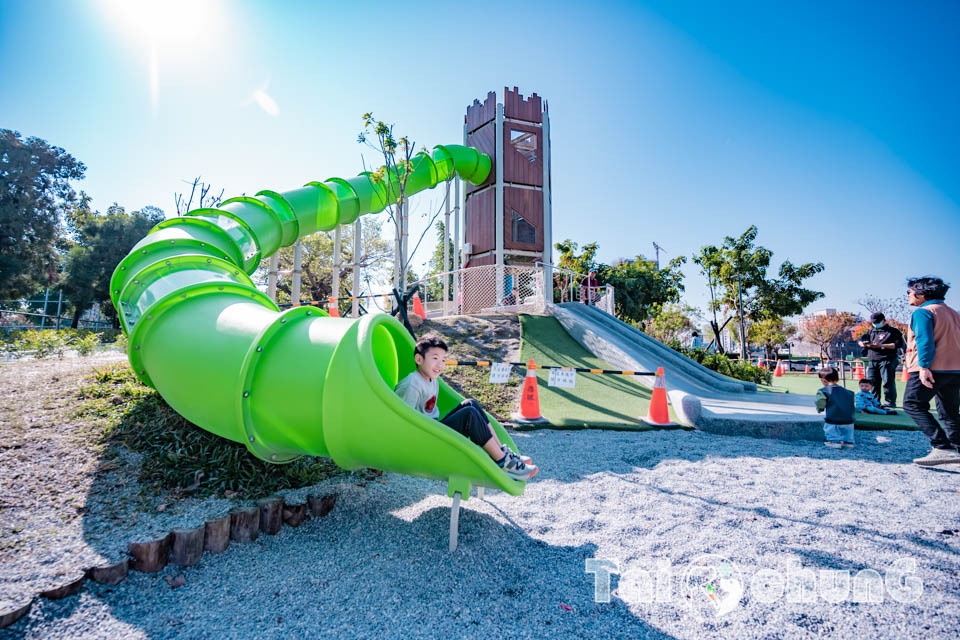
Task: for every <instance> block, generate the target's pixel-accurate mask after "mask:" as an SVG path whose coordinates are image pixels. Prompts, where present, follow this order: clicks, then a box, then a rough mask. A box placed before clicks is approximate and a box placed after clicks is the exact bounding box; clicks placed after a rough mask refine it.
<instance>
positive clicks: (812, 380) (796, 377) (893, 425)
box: [758, 373, 936, 431]
mask: <svg viewBox="0 0 960 640" xmlns="http://www.w3.org/2000/svg"><path fill="white" fill-rule="evenodd" d="M822 386H823V383H822V382H820V378H819V377H817V375H816V374H813V373H809V374H808V373H787V374H784V375H783V377H780V378H774V379H773V386H772V387H758V388H759V389H761V390H763V391H771V392H773V393H804V394H809V395H814V394H816V393H817V389H819V388H820V387H822ZM906 386H907V385H906V383H904V382H901V381H900V379H899V377H898V378H897V402H901V401H902V400H903V394H904V391H905V390H906ZM846 388H847V389H850V390H851V391H853V392H854V393H856V392H857V391H859V390H860V389H859V387H858V385H857V381H856V380H850V379H847V384H846ZM811 402H813V401H812V400H811ZM897 412H898V413H897V415H895V416H877V415H873V414H870V413H857V414H856V416H855V417H854V420H855V422H854V424H855V428H857V429H860V430H863V431H919V428H918V427H917V425H916V423H915V422H914V421H913V419H911V418H910V416H908V415H907V414H905V413H904V412H903V409H897ZM934 416H936V414H935V413H934Z"/></svg>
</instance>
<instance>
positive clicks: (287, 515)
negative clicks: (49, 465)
mask: <svg viewBox="0 0 960 640" xmlns="http://www.w3.org/2000/svg"><path fill="white" fill-rule="evenodd" d="M336 501H337V495H336V494H333V493H330V494H322V495H308V496H307V500H306V502H304V503H302V504H291V505H288V504H284V500H283V498H282V497H281V496H269V497H267V498H261V499H260V500H256V501H255V504H254V505H253V506H248V507H237V508H235V509H232V510H231V511H230V513H227V514H220V515H218V516H216V517H213V518H210V519H209V520H207V521H206V522H205V523H204V524H203V525H202V526H199V527H196V528H195V529H181V528H176V529H173V530H171V531H170V532H169V533H167V535H165V536H163V537H160V538H157V539H156V540H146V541H144V540H137V541H131V542H129V543H128V544H127V550H128V554H129V555H128V557H125V558H122V559H121V560H119V561H118V562H115V563H112V564H103V565H98V566H96V567H90V568H88V569H86V570H83V571H80V570H78V571H77V572H70V573H67V574H65V575H64V576H63V582H62V584H60V585H58V586H55V587H53V588H51V589H45V590H44V591H41V592H40V593H38V594H35V595H33V596H31V597H27V598H24V599H23V600H21V601H19V602H17V603H15V604H13V605H11V606H9V607H7V608H5V609H0V629H3V628H4V627H8V626H10V625H11V624H13V623H14V622H16V621H17V620H19V619H20V618H22V617H23V616H24V615H26V614H27V612H28V611H30V607H31V606H32V605H33V602H34V601H35V600H36V598H37V597H43V598H50V599H59V598H65V597H67V596H71V595H74V594H76V593H79V592H80V590H81V589H82V588H83V583H84V581H85V580H86V579H90V580H93V581H94V582H97V583H99V584H106V585H115V584H119V583H121V582H123V581H124V580H126V579H127V575H128V573H129V571H131V570H133V571H141V572H147V573H152V572H156V571H160V570H161V569H163V568H164V567H165V566H167V563H168V562H173V563H174V564H176V565H178V566H190V565H192V564H196V563H197V562H200V561H201V558H202V555H203V554H204V553H210V554H213V553H220V552H222V551H224V550H225V549H226V548H227V547H228V546H229V545H230V542H231V540H232V541H233V542H239V540H238V538H237V537H234V536H232V535H231V529H233V528H234V526H232V525H234V523H238V524H237V525H235V526H239V527H240V529H239V530H238V532H239V534H240V538H241V539H243V540H244V541H252V540H256V538H257V534H259V533H260V532H261V531H262V532H263V533H266V534H268V535H274V534H276V533H277V532H279V531H280V528H281V527H282V526H283V525H284V524H286V525H287V526H288V527H299V526H300V524H301V523H302V522H303V521H304V520H305V519H307V518H310V517H314V518H323V517H325V516H327V515H328V514H329V513H330V511H331V510H333V507H334V504H336ZM308 507H309V508H308ZM238 514H240V515H239V516H238ZM201 547H202V549H201ZM198 549H199V550H198ZM181 563H187V564H181Z"/></svg>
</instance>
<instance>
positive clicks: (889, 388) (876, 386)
mask: <svg viewBox="0 0 960 640" xmlns="http://www.w3.org/2000/svg"><path fill="white" fill-rule="evenodd" d="M866 377H867V380H869V381H870V382H872V383H873V395H874V396H876V398H877V400H878V401H879V400H880V388H881V387H880V382H881V380H882V381H883V395H884V396H885V397H886V403H887V404H889V405H890V406H895V405H896V404H897V360H896V359H893V360H870V361H869V362H868V363H867V376H866Z"/></svg>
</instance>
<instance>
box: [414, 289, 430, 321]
mask: <svg viewBox="0 0 960 640" xmlns="http://www.w3.org/2000/svg"><path fill="white" fill-rule="evenodd" d="M413 312H414V313H415V314H417V315H418V316H420V317H421V318H423V319H424V320H426V319H427V312H426V311H424V310H423V303H422V302H420V294H419V293H415V294H413Z"/></svg>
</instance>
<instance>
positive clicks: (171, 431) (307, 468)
mask: <svg viewBox="0 0 960 640" xmlns="http://www.w3.org/2000/svg"><path fill="white" fill-rule="evenodd" d="M427 331H429V332H432V333H438V334H440V335H442V336H443V337H444V338H445V339H446V340H447V341H448V342H449V343H450V346H451V350H450V358H452V359H460V360H494V361H496V360H503V359H509V358H508V357H507V356H508V355H510V352H511V350H514V351H515V350H516V349H518V348H519V336H520V329H519V324H518V323H517V319H516V318H507V317H502V316H501V317H492V318H453V319H445V320H440V321H436V322H427V323H426V326H425V327H424V330H423V332H427ZM512 356H513V357H516V353H513V354H512ZM489 373H490V370H489V369H488V368H479V367H450V368H448V369H447V371H446V372H445V375H444V378H445V379H446V380H447V381H448V382H449V383H450V384H451V386H453V387H454V388H455V389H456V390H457V391H458V392H460V393H462V394H464V395H465V396H468V397H473V398H476V399H477V401H479V402H480V403H482V404H483V406H484V407H486V408H487V409H488V410H489V411H490V412H491V413H493V414H494V415H495V416H496V417H497V418H498V419H506V418H508V417H509V415H510V413H511V412H512V411H514V410H515V408H516V406H517V398H518V394H519V384H520V379H519V377H517V378H516V379H514V380H512V381H511V382H510V384H508V385H491V384H487V376H488V375H489ZM77 417H78V418H81V419H84V420H85V421H88V422H90V423H91V424H92V425H93V427H94V433H95V434H96V437H98V438H99V439H100V440H101V442H100V444H102V445H104V446H106V447H107V448H108V451H109V448H110V447H111V446H112V447H116V448H124V449H126V450H128V451H131V452H133V453H135V454H137V455H138V456H139V457H140V474H139V478H138V480H139V482H140V484H141V485H142V486H143V487H144V491H146V492H152V493H160V492H172V493H173V496H172V497H176V496H178V495H190V496H192V497H205V496H208V495H212V494H219V495H226V496H227V497H233V496H234V494H236V497H248V498H255V497H260V496H264V495H268V494H270V493H272V492H275V491H279V490H281V489H297V488H301V487H307V486H310V485H313V484H316V483H318V482H320V481H322V480H325V479H327V478H331V477H333V476H336V475H349V472H347V471H344V470H343V469H340V468H339V467H338V466H337V465H336V463H334V462H333V460H332V459H330V458H317V457H302V458H299V459H297V460H295V461H294V462H291V463H290V464H282V465H278V464H269V463H266V462H264V461H262V460H260V459H258V458H256V457H254V456H253V455H252V454H250V452H248V451H247V449H246V447H245V446H243V445H242V444H240V443H237V442H233V441H231V440H227V439H225V438H221V437H219V436H216V435H214V434H212V433H210V432H208V431H205V430H203V429H201V428H199V427H197V426H196V425H194V424H192V423H191V422H189V421H188V420H185V419H184V418H183V417H181V416H180V415H179V414H178V413H177V412H176V411H174V410H173V409H172V408H170V406H169V405H168V404H167V403H166V402H165V401H164V400H163V398H162V397H160V394H159V393H157V392H156V391H154V390H153V389H151V388H149V387H147V386H145V385H143V384H141V383H140V381H139V380H137V378H136V376H134V374H133V372H132V371H131V370H130V367H129V366H128V365H127V364H126V363H118V364H112V365H107V366H105V367H101V368H99V369H94V374H93V375H92V376H90V377H89V378H88V379H87V380H86V381H85V383H84V384H83V385H82V386H81V389H80V391H79V406H78V408H77ZM114 453H116V452H114ZM108 455H109V454H108ZM353 473H354V475H358V474H359V475H361V476H364V477H367V476H372V472H370V471H362V472H353ZM228 492H229V493H228Z"/></svg>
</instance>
